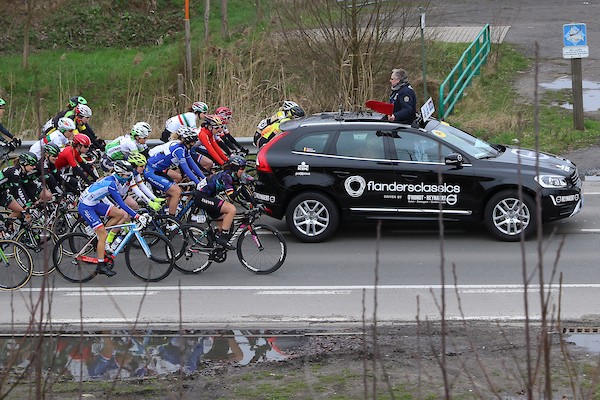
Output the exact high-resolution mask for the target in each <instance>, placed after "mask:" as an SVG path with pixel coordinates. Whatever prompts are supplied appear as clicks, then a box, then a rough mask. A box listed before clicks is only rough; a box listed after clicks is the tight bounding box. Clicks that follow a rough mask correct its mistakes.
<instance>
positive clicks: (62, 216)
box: [51, 210, 85, 237]
mask: <svg viewBox="0 0 600 400" xmlns="http://www.w3.org/2000/svg"><path fill="white" fill-rule="evenodd" d="M80 222H81V217H80V216H79V213H78V212H77V211H76V210H70V211H66V212H61V213H59V214H58V216H57V217H56V218H55V219H54V221H53V222H52V228H51V229H52V232H54V234H55V235H56V236H58V237H61V236H64V235H66V234H67V233H69V232H84V231H83V230H82V229H81V224H80ZM84 233H85V232H84Z"/></svg>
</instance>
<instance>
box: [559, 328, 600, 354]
mask: <svg viewBox="0 0 600 400" xmlns="http://www.w3.org/2000/svg"><path fill="white" fill-rule="evenodd" d="M565 341H567V342H569V343H574V344H575V346H578V347H582V348H584V349H585V350H587V351H590V352H592V353H600V334H589V333H574V334H572V335H569V336H567V337H565Z"/></svg>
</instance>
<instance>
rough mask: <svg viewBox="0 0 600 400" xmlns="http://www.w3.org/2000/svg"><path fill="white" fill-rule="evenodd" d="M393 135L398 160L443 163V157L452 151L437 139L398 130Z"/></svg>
mask: <svg viewBox="0 0 600 400" xmlns="http://www.w3.org/2000/svg"><path fill="white" fill-rule="evenodd" d="M393 137H394V146H395V148H396V159H398V160H402V161H418V162H432V163H443V162H444V157H445V156H446V155H448V154H450V153H452V150H451V149H450V148H449V147H446V146H444V145H443V144H441V143H440V142H438V141H437V140H433V139H431V138H428V137H425V136H421V135H417V134H414V133H411V132H402V131H400V132H397V133H396V134H394V136H393Z"/></svg>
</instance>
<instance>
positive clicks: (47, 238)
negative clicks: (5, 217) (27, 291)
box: [7, 208, 58, 276]
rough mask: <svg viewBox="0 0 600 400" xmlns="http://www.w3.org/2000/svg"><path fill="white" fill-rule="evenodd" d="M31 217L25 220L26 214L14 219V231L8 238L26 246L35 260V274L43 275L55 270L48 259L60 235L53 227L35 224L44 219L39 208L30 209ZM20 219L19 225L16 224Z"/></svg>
mask: <svg viewBox="0 0 600 400" xmlns="http://www.w3.org/2000/svg"><path fill="white" fill-rule="evenodd" d="M30 215H31V219H30V220H29V221H26V220H25V217H24V216H21V217H20V218H19V219H16V220H14V221H13V232H12V233H11V234H9V235H7V238H8V239H11V240H14V241H16V242H19V243H21V244H23V245H24V246H25V248H26V249H27V251H28V252H29V254H30V256H31V259H32V261H33V272H32V274H33V275H34V276H43V275H47V274H50V273H52V272H53V271H54V267H53V266H52V265H47V264H48V263H47V260H48V258H49V256H50V254H52V250H53V248H54V245H55V244H56V242H57V241H58V236H56V234H54V232H52V229H50V228H48V227H46V226H43V225H34V223H37V222H41V223H43V219H42V216H41V213H40V211H39V210H37V209H35V208H33V209H31V210H30ZM17 221H18V226H16V224H17Z"/></svg>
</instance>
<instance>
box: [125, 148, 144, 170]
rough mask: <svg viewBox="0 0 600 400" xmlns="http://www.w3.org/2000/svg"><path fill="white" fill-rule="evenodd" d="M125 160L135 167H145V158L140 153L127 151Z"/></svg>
mask: <svg viewBox="0 0 600 400" xmlns="http://www.w3.org/2000/svg"><path fill="white" fill-rule="evenodd" d="M127 162H129V163H130V164H131V165H133V166H136V167H145V166H146V163H147V160H146V157H145V156H144V155H143V154H142V153H140V152H137V151H132V152H131V153H129V157H127Z"/></svg>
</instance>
